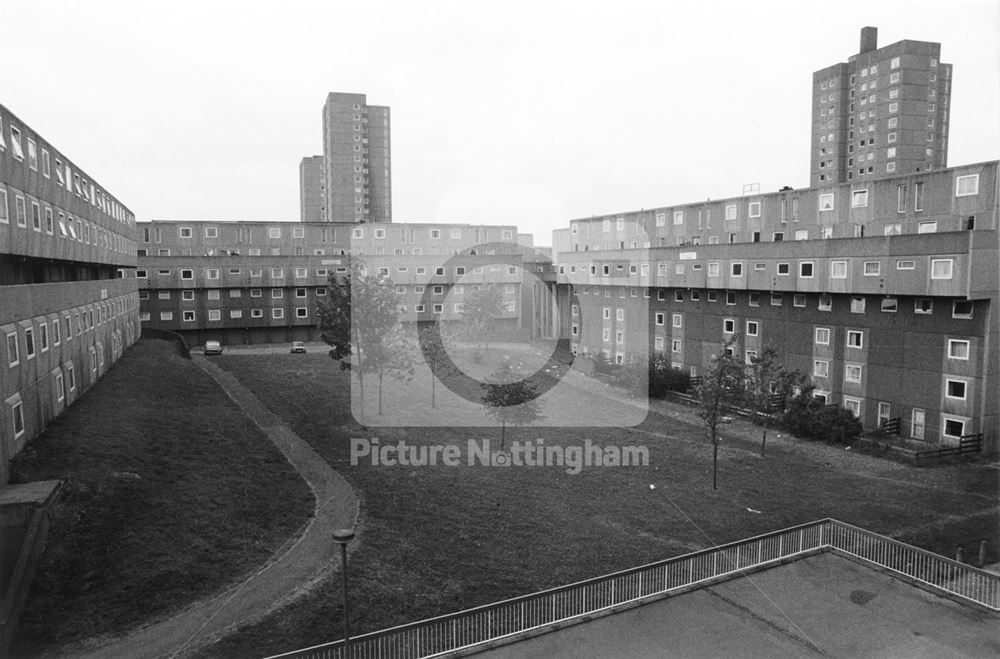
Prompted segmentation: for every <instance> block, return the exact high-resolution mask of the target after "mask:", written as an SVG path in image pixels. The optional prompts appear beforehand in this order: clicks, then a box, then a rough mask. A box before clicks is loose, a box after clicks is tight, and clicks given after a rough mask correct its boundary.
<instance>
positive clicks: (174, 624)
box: [69, 355, 359, 659]
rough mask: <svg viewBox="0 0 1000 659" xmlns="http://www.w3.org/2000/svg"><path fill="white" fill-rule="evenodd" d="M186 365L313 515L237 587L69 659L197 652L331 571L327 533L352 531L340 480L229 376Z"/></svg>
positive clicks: (204, 363) (352, 512)
mask: <svg viewBox="0 0 1000 659" xmlns="http://www.w3.org/2000/svg"><path fill="white" fill-rule="evenodd" d="M192 359H193V361H194V362H195V363H196V364H197V365H198V366H200V367H201V368H202V370H204V371H205V372H206V373H208V374H209V375H210V376H212V378H214V379H215V381H216V382H218V383H219V385H220V386H221V387H222V388H223V389H224V390H225V391H226V393H227V394H228V395H229V397H230V398H231V399H233V401H235V402H236V404H237V405H239V407H240V408H241V409H242V410H243V412H244V413H245V414H246V415H247V416H248V417H250V419H251V420H252V421H253V422H254V423H255V424H256V425H257V426H258V427H259V428H260V429H261V430H262V431H263V432H264V433H266V434H267V436H268V438H270V440H271V441H272V442H274V444H275V446H277V447H278V448H279V449H280V450H281V452H282V453H283V454H284V455H285V457H286V458H287V459H288V461H289V462H290V463H291V464H292V466H294V467H295V469H296V470H297V471H298V472H299V474H301V475H302V478H304V479H305V481H306V482H307V483H308V484H309V487H310V488H311V489H312V492H313V494H314V495H315V497H316V511H315V513H314V514H313V517H312V519H311V520H310V521H309V523H308V525H307V526H306V527H305V529H304V530H303V531H302V532H301V533H300V534H298V535H296V536H295V537H292V538H289V540H288V541H287V542H286V543H285V544H284V545H283V546H282V547H281V548H280V549H278V551H276V552H275V554H274V555H273V556H272V557H271V558H270V559H269V560H268V562H267V563H265V564H264V565H263V566H261V567H260V568H259V569H258V570H257V571H256V572H255V573H254V574H252V575H250V576H249V577H248V578H247V579H246V580H244V581H243V582H242V583H240V584H237V585H235V586H233V587H232V588H230V589H228V590H226V591H223V592H222V593H219V594H217V595H215V596H212V597H210V598H208V599H205V600H202V601H199V602H196V603H194V604H192V605H191V606H189V607H188V608H187V609H185V610H184V611H182V612H181V613H179V614H177V615H175V616H173V617H171V618H168V619H166V620H163V621H160V622H157V623H153V624H151V625H148V626H146V627H143V628H141V629H139V630H137V631H135V632H133V633H132V634H130V635H128V636H126V637H124V638H120V639H116V640H107V639H100V641H105V640H107V642H106V644H104V645H100V646H98V645H96V644H93V643H91V642H88V643H87V646H88V647H85V648H78V649H76V651H71V652H70V653H69V655H70V656H75V657H87V658H90V657H93V658H94V659H97V658H101V659H106V658H108V657H128V658H129V659H136V658H150V659H153V658H159V657H183V656H186V655H189V654H191V653H192V652H193V651H194V650H195V649H197V648H198V647H199V646H202V645H204V644H206V643H208V642H210V641H213V640H215V639H218V638H220V637H222V636H225V635H226V634H227V633H229V632H231V631H233V630H234V629H235V628H236V627H238V626H240V625H244V624H247V623H248V622H251V621H254V620H258V619H260V618H262V617H264V616H265V615H267V614H268V613H270V612H271V611H274V610H276V609H278V608H280V607H281V606H283V605H285V604H287V603H288V602H290V601H291V600H293V599H294V598H296V597H297V596H299V595H302V594H304V593H305V592H307V591H308V590H309V589H310V588H311V587H312V586H314V585H315V584H316V583H317V582H319V581H320V579H322V578H323V577H325V576H327V575H328V574H330V573H331V572H332V571H333V570H335V569H339V561H333V560H332V559H333V558H334V557H336V556H337V555H338V553H336V552H335V549H336V547H335V546H334V543H333V539H332V536H331V532H332V531H333V529H338V528H346V527H353V528H357V522H358V510H359V502H358V498H357V496H356V495H355V493H354V490H352V489H351V486H350V485H349V484H348V483H347V481H346V480H345V479H344V477H343V476H341V475H340V474H339V473H337V472H336V471H334V470H333V469H332V468H331V467H330V466H329V464H327V462H326V461H325V460H324V459H323V458H322V457H320V455H319V454H318V453H316V451H314V450H313V449H312V447H310V446H309V444H307V443H306V442H305V441H304V440H303V439H302V438H301V437H299V436H298V435H296V434H295V433H294V432H292V430H291V429H290V428H288V426H286V425H284V424H283V423H282V422H281V419H280V418H278V417H277V416H275V415H274V414H272V413H271V412H270V411H268V410H267V408H265V407H264V405H263V404H262V403H261V402H260V401H259V400H257V398H256V397H255V396H254V395H253V394H251V393H250V392H249V391H248V390H247V389H246V387H244V386H243V385H242V384H240V382H239V381H238V380H237V379H236V378H235V377H234V376H233V375H231V374H230V373H227V372H225V371H223V370H222V369H220V368H219V367H218V366H216V365H215V364H212V363H211V362H210V361H209V360H207V359H205V358H204V357H202V356H200V355H192ZM354 544H356V541H355V543H354ZM100 641H99V642H100Z"/></svg>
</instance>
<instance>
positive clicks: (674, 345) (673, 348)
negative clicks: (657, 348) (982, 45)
mask: <svg viewBox="0 0 1000 659" xmlns="http://www.w3.org/2000/svg"><path fill="white" fill-rule="evenodd" d="M680 351H681V340H680V339H671V341H670V352H680Z"/></svg>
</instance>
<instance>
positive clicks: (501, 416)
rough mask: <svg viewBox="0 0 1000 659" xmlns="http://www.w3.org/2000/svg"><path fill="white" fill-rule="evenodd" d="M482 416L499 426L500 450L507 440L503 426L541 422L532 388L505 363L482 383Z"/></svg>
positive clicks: (539, 411)
mask: <svg viewBox="0 0 1000 659" xmlns="http://www.w3.org/2000/svg"><path fill="white" fill-rule="evenodd" d="M481 386H482V389H483V396H482V398H483V406H484V407H485V408H486V413H487V414H489V415H490V416H491V417H493V418H494V419H495V420H496V421H498V422H499V423H500V450H503V447H504V442H505V441H506V439H507V426H508V425H512V426H526V425H529V424H531V423H534V422H535V421H540V420H541V419H544V418H545V416H544V415H543V414H542V411H541V403H540V402H539V400H538V398H536V397H535V396H536V394H535V385H534V384H532V383H531V382H530V381H528V380H522V379H520V378H519V375H518V374H517V373H516V372H515V371H514V369H513V367H512V366H511V364H510V360H508V359H505V360H504V361H503V362H502V363H501V364H500V366H499V367H497V369H496V370H495V371H494V372H493V373H491V374H490V376H489V377H488V378H487V381H486V382H484V383H482V385H481Z"/></svg>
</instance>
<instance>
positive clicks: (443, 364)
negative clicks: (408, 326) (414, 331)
mask: <svg viewBox="0 0 1000 659" xmlns="http://www.w3.org/2000/svg"><path fill="white" fill-rule="evenodd" d="M439 328H440V330H439V331H438V332H432V331H430V329H428V328H420V329H419V330H418V331H419V333H420V345H421V346H422V348H423V354H424V359H425V360H426V361H427V366H428V367H429V368H430V370H431V408H432V409H436V408H437V381H438V378H439V377H442V376H444V377H447V376H448V375H449V374H450V373H451V372H453V371H454V370H455V369H456V367H455V364H454V362H453V361H452V360H451V358H450V357H449V354H454V349H455V340H454V338H453V337H452V336H451V334H446V333H445V332H444V328H443V327H441V326H440V325H439Z"/></svg>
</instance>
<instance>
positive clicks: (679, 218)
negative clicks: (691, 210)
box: [674, 211, 684, 226]
mask: <svg viewBox="0 0 1000 659" xmlns="http://www.w3.org/2000/svg"><path fill="white" fill-rule="evenodd" d="M681 224H684V211H674V226H679V225H681Z"/></svg>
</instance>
